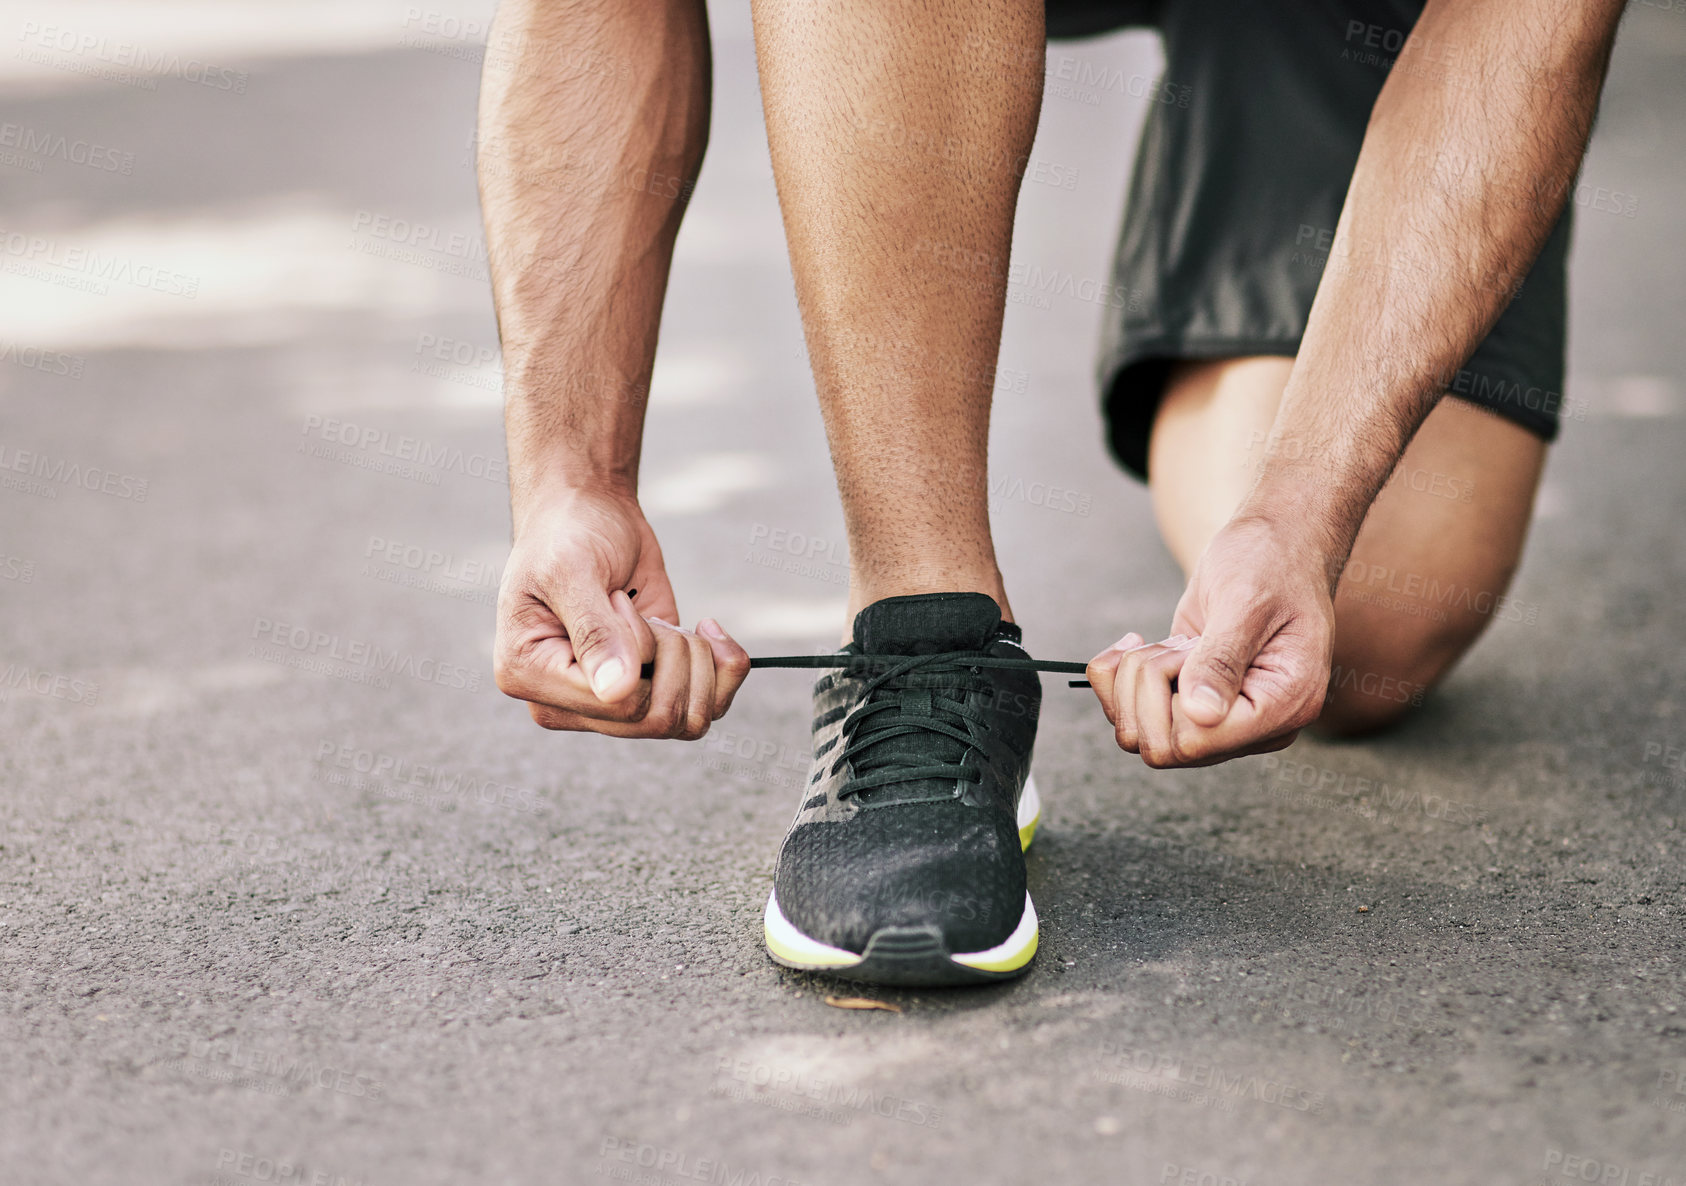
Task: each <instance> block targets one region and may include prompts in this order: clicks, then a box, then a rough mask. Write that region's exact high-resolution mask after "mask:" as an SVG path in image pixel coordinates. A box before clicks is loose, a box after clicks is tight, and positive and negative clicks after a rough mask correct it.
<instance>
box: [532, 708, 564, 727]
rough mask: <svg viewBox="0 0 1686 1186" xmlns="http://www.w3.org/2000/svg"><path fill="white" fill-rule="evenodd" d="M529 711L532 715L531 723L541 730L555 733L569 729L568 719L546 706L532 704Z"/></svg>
mask: <svg viewBox="0 0 1686 1186" xmlns="http://www.w3.org/2000/svg"><path fill="white" fill-rule="evenodd" d="M529 711H530V712H531V713H532V716H533V723H534V724H535V725H537V726H539V728H541V729H550V730H552V731H556V730H561V729H567V728H569V727H570V722H569V718H568V717H567V715H566V714H564V713H560V712H558V711H556V710H555V709H554V708H550V707H549V706H547V705H543V704H534V705H531V706H530V707H529Z"/></svg>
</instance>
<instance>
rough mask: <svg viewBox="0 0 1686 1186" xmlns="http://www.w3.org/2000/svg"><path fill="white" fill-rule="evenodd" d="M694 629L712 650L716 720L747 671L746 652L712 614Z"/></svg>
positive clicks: (747, 658) (747, 659)
mask: <svg viewBox="0 0 1686 1186" xmlns="http://www.w3.org/2000/svg"><path fill="white" fill-rule="evenodd" d="M697 633H698V634H700V635H702V637H703V638H704V639H705V640H707V642H708V645H709V649H710V650H712V651H713V652H714V719H715V720H719V719H720V718H721V717H723V716H725V715H726V710H727V709H729V708H731V707H732V698H733V697H734V696H736V695H737V694H738V689H739V688H740V687H742V686H743V681H744V678H745V677H746V676H748V675H749V652H748V651H746V650H744V649H743V647H741V646H739V645H738V642H737V640H736V639H735V638H733V637H732V636H731V635H729V634H727V633H726V631H725V630H723V629H721V627H720V623H719V622H716V621H715V620H714V619H713V618H704V619H703V620H702V621H700V622H698V623H697Z"/></svg>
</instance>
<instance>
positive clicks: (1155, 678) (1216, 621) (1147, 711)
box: [1089, 517, 1335, 769]
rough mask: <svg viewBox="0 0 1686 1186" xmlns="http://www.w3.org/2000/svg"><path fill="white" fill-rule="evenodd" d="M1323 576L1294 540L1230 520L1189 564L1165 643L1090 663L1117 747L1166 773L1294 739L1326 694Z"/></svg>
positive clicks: (1330, 610)
mask: <svg viewBox="0 0 1686 1186" xmlns="http://www.w3.org/2000/svg"><path fill="white" fill-rule="evenodd" d="M1329 569H1330V563H1329V561H1328V560H1327V559H1326V558H1325V557H1324V556H1323V555H1322V554H1321V553H1320V552H1319V550H1318V549H1317V548H1316V547H1314V546H1311V545H1308V544H1306V543H1305V542H1304V541H1303V540H1302V539H1301V538H1299V537H1297V536H1296V535H1295V534H1294V533H1293V532H1290V531H1286V530H1284V529H1282V528H1281V527H1279V526H1278V525H1277V524H1275V523H1273V522H1271V521H1269V520H1266V519H1262V518H1239V517H1238V518H1236V519H1232V520H1231V521H1230V522H1229V523H1228V524H1227V525H1226V526H1225V527H1224V528H1223V529H1222V530H1221V531H1219V532H1218V534H1217V535H1215V536H1214V537H1213V538H1212V542H1211V543H1210V544H1209V545H1208V546H1207V548H1206V551H1205V552H1204V553H1203V554H1202V555H1201V557H1200V561H1199V563H1198V564H1196V565H1195V568H1194V575H1193V576H1192V577H1191V578H1190V579H1189V583H1188V589H1187V590H1186V591H1185V592H1184V593H1183V597H1182V600H1181V601H1180V602H1179V603H1178V604H1177V612H1176V616H1175V618H1174V619H1173V621H1172V635H1171V637H1170V638H1167V639H1166V640H1165V641H1163V642H1157V643H1147V642H1143V641H1142V639H1141V638H1140V636H1138V635H1135V634H1127V635H1125V636H1124V637H1123V638H1121V639H1119V641H1118V642H1117V643H1115V644H1114V645H1113V646H1112V647H1111V648H1110V649H1108V650H1106V651H1103V652H1102V653H1101V654H1099V655H1096V656H1095V657H1094V658H1093V659H1091V660H1090V661H1089V682H1090V684H1092V685H1093V686H1094V689H1095V695H1096V696H1098V697H1099V698H1100V702H1101V707H1102V708H1103V709H1105V710H1106V716H1107V719H1108V720H1109V721H1111V722H1112V724H1113V728H1114V729H1115V730H1116V731H1117V734H1118V744H1119V746H1120V747H1121V748H1123V749H1125V750H1128V751H1129V752H1130V753H1133V754H1140V755H1141V757H1142V760H1143V761H1144V762H1146V763H1147V764H1148V765H1149V766H1152V767H1155V768H1159V769H1163V768H1167V767H1175V766H1210V765H1213V764H1215V763H1217V762H1225V761H1228V760H1229V759H1231V758H1240V757H1245V756H1247V755H1248V754H1263V753H1269V752H1271V751H1272V750H1279V749H1282V748H1284V747H1285V746H1287V745H1289V744H1290V743H1292V742H1293V740H1294V738H1295V737H1296V736H1298V735H1299V731H1300V730H1301V729H1302V728H1304V727H1305V726H1306V725H1309V724H1310V723H1311V722H1312V721H1314V720H1316V719H1317V714H1318V713H1319V712H1320V711H1321V710H1322V707H1323V696H1324V693H1325V692H1326V691H1327V690H1328V685H1329V664H1330V656H1331V654H1332V652H1333V649H1334V638H1335V609H1334V602H1333V598H1332V596H1331V592H1330V587H1329V586H1330V576H1329Z"/></svg>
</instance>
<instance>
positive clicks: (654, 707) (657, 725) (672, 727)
mask: <svg viewBox="0 0 1686 1186" xmlns="http://www.w3.org/2000/svg"><path fill="white" fill-rule="evenodd" d="M644 727H645V728H646V729H647V730H648V731H649V734H650V736H652V737H677V736H679V734H680V733H681V732H682V731H683V730H684V728H685V714H684V713H683V712H681V711H680V710H679V708H678V707H677V706H676V705H674V704H673V703H671V702H666V701H664V702H663V703H661V704H651V705H650V708H649V711H648V712H646V713H645V714H644Z"/></svg>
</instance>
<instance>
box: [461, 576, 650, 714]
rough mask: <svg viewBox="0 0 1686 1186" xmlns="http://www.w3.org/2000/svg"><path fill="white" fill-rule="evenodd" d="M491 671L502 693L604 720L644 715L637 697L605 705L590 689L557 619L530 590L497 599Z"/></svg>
mask: <svg viewBox="0 0 1686 1186" xmlns="http://www.w3.org/2000/svg"><path fill="white" fill-rule="evenodd" d="M499 604H500V608H501V609H502V611H503V612H502V613H500V615H499V619H498V635H497V641H496V647H495V651H494V658H493V675H494V677H495V678H496V680H497V685H498V689H499V690H500V691H502V692H503V693H504V694H505V695H506V696H512V697H514V698H515V699H517V700H526V701H529V702H530V703H534V704H542V705H547V706H550V707H552V708H558V709H562V710H565V711H579V712H583V713H588V714H591V715H593V716H596V717H600V718H603V719H606V720H630V719H633V718H635V717H638V716H641V715H643V711H644V704H643V698H642V697H640V696H633V697H629V698H628V699H625V700H622V701H620V702H618V703H616V704H603V703H602V702H601V701H599V700H598V699H597V697H596V696H595V695H593V694H592V691H591V684H590V683H589V682H588V681H587V679H586V675H585V670H584V669H583V668H582V667H580V665H579V664H578V663H576V662H575V661H574V652H573V648H572V647H571V646H570V645H569V643H568V640H567V638H566V637H564V636H563V634H562V624H561V621H560V619H558V618H557V617H556V615H555V614H554V613H553V612H552V611H551V609H550V607H549V606H548V605H546V604H544V602H542V601H540V600H538V599H537V597H536V596H534V595H533V594H530V593H515V594H509V593H506V594H505V596H504V598H503V599H501V600H500V603H499Z"/></svg>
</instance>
